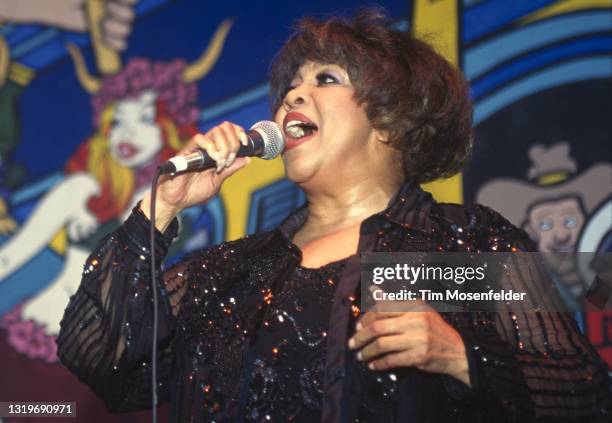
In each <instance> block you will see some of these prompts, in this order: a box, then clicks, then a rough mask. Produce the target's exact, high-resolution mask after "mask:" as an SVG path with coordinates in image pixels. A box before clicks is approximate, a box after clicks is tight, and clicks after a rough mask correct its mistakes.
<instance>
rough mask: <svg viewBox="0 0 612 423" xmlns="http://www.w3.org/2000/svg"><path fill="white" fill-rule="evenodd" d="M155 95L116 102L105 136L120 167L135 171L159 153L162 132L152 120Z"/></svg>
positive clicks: (143, 95)
mask: <svg viewBox="0 0 612 423" xmlns="http://www.w3.org/2000/svg"><path fill="white" fill-rule="evenodd" d="M156 97H157V94H156V93H155V91H152V90H146V91H143V92H142V93H141V94H140V95H139V96H138V97H137V98H135V99H133V100H132V99H125V100H121V101H118V102H117V104H116V106H115V108H114V111H113V117H112V122H111V127H110V133H109V137H108V139H109V143H110V151H111V154H112V155H113V157H114V159H115V160H117V162H118V163H120V164H121V165H123V166H126V167H130V168H135V167H138V166H142V165H144V164H145V163H148V162H150V161H151V160H153V159H154V158H155V156H156V155H157V153H158V152H159V151H160V150H161V149H162V145H163V140H162V131H161V128H160V127H159V126H158V125H157V122H156V120H155V116H156V109H155V100H156Z"/></svg>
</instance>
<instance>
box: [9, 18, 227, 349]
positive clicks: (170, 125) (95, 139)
mask: <svg viewBox="0 0 612 423" xmlns="http://www.w3.org/2000/svg"><path fill="white" fill-rule="evenodd" d="M230 27H231V21H230V20H226V21H224V22H223V23H222V24H221V25H220V26H219V28H218V29H217V31H216V33H215V34H214V36H213V39H212V40H211V42H210V44H209V46H208V48H207V49H206V51H205V52H204V53H203V54H202V56H201V57H200V58H199V59H198V60H196V61H195V62H194V63H192V64H186V63H185V62H184V61H182V60H173V61H170V62H167V63H163V62H152V61H150V60H147V59H142V58H132V59H130V60H129V61H128V63H127V64H126V66H125V67H123V68H122V69H121V70H119V72H117V73H115V74H113V75H110V76H104V77H102V78H97V77H95V76H93V75H91V74H89V73H88V72H87V70H86V67H85V64H84V60H83V58H82V56H81V54H80V52H79V50H78V49H77V48H76V47H75V46H69V47H68V48H69V51H70V54H71V56H72V58H73V60H74V63H75V67H76V71H77V75H78V77H79V81H80V82H81V84H82V86H83V88H84V89H85V90H86V91H88V92H89V93H91V94H93V96H92V98H91V102H92V106H93V110H94V115H93V126H94V133H93V134H92V136H91V137H89V138H88V139H87V140H86V141H85V142H84V143H83V144H81V146H80V147H79V148H78V149H77V151H76V153H75V154H74V155H73V156H72V157H71V158H70V159H69V160H68V163H67V164H66V168H65V178H64V179H63V180H62V181H61V182H60V183H58V184H57V185H56V186H55V187H53V189H52V190H50V191H49V192H48V193H47V194H46V195H45V196H44V197H43V198H42V199H41V201H40V202H39V204H38V205H37V207H36V209H35V211H34V212H33V213H32V214H31V215H30V216H29V218H28V220H27V221H26V222H25V223H24V224H23V226H21V227H20V228H19V230H18V232H17V233H16V235H15V236H14V237H12V238H11V239H10V240H8V241H7V242H6V243H5V244H3V245H2V248H0V280H2V279H5V278H6V277H8V276H9V275H11V273H13V272H14V271H15V270H17V269H19V268H20V267H21V266H22V265H24V264H25V263H27V261H28V260H29V259H31V258H32V257H33V256H34V255H35V254H36V253H37V252H38V251H40V249H42V248H43V247H45V246H46V245H48V244H49V243H50V242H55V243H59V244H60V245H63V248H64V249H65V253H64V262H63V265H62V269H61V271H60V273H59V274H58V275H57V276H56V277H55V278H54V279H53V281H52V282H51V283H50V284H49V285H48V286H47V287H46V288H45V289H44V290H43V291H42V292H40V293H38V295H36V296H35V297H34V298H32V299H30V300H28V301H27V302H25V303H24V304H21V305H19V306H17V308H16V310H14V311H13V312H11V313H8V314H7V315H6V316H5V318H4V322H5V325H7V324H8V325H11V324H18V322H19V321H23V322H27V321H32V322H34V323H35V324H36V326H37V328H36V330H38V331H41V330H44V333H45V334H46V335H55V334H56V333H57V332H58V330H59V321H60V320H61V315H62V313H63V307H61V306H60V304H66V303H67V302H68V299H69V297H70V295H71V294H72V293H73V292H75V291H76V288H77V285H78V281H79V278H80V274H81V272H82V266H83V263H84V261H85V259H86V258H87V256H88V255H89V252H90V248H91V246H92V245H95V243H96V242H97V241H98V240H99V239H100V238H101V237H102V236H104V235H105V234H106V233H108V232H109V231H110V230H111V229H112V228H113V227H115V226H116V225H117V224H118V223H119V222H120V221H122V220H123V218H124V216H125V215H126V214H128V213H129V212H130V211H131V209H132V207H133V206H134V205H135V202H136V201H137V200H138V199H139V198H141V197H142V196H143V195H144V192H145V191H146V190H148V189H149V185H150V182H151V180H152V177H153V174H154V172H155V170H156V168H157V166H158V164H159V163H160V162H163V161H165V160H167V159H168V158H169V157H171V156H173V155H174V154H176V152H177V151H178V150H179V149H180V148H181V146H182V145H183V143H184V142H185V141H187V140H188V139H189V138H191V136H193V135H194V134H195V133H196V132H197V128H196V126H195V124H196V120H197V118H198V115H199V107H198V106H197V104H196V101H197V85H196V84H195V81H197V80H198V79H200V78H202V77H204V76H205V75H206V74H207V73H208V72H209V71H210V69H211V68H212V66H213V65H214V63H215V62H216V60H217V58H218V57H219V54H220V52H221V50H222V47H223V43H224V41H225V38H226V36H227V33H228V31H229V29H230ZM58 232H59V234H58ZM14 346H15V347H18V346H21V347H24V343H23V342H21V343H18V344H15V345H14ZM47 354H48V355H47V356H46V358H47V360H52V359H55V354H54V351H47Z"/></svg>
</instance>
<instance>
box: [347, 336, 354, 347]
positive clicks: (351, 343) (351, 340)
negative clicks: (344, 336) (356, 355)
mask: <svg viewBox="0 0 612 423" xmlns="http://www.w3.org/2000/svg"><path fill="white" fill-rule="evenodd" d="M348 346H349V348H350V349H353V348H355V339H354V338H351V339H349V342H348Z"/></svg>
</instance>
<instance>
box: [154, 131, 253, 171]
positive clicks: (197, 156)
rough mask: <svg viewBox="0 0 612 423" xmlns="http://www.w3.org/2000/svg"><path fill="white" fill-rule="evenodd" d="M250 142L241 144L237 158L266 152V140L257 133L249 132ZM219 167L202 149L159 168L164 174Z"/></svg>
mask: <svg viewBox="0 0 612 423" xmlns="http://www.w3.org/2000/svg"><path fill="white" fill-rule="evenodd" d="M247 137H248V139H249V142H248V144H247V145H242V144H240V148H239V149H238V151H237V152H236V157H247V156H261V155H262V153H263V150H264V147H265V145H264V140H263V137H262V136H261V134H260V133H259V132H257V131H249V132H247ZM214 167H217V162H215V161H214V160H213V158H212V157H210V155H209V154H208V153H207V152H206V151H205V150H202V149H201V148H197V149H195V150H194V151H193V152H191V153H189V154H186V155H184V156H175V157H173V158H171V159H170V160H168V161H167V162H166V163H164V164H163V165H161V166H160V167H159V170H160V172H161V173H162V174H167V173H179V172H180V173H182V172H189V171H197V172H200V171H203V170H207V169H212V168H214Z"/></svg>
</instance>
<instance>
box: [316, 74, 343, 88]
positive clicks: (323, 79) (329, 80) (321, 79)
mask: <svg viewBox="0 0 612 423" xmlns="http://www.w3.org/2000/svg"><path fill="white" fill-rule="evenodd" d="M338 82H339V80H338V78H337V77H335V76H334V75H332V74H329V73H320V74H318V75H317V83H318V84H319V85H325V84H337V83H338Z"/></svg>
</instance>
